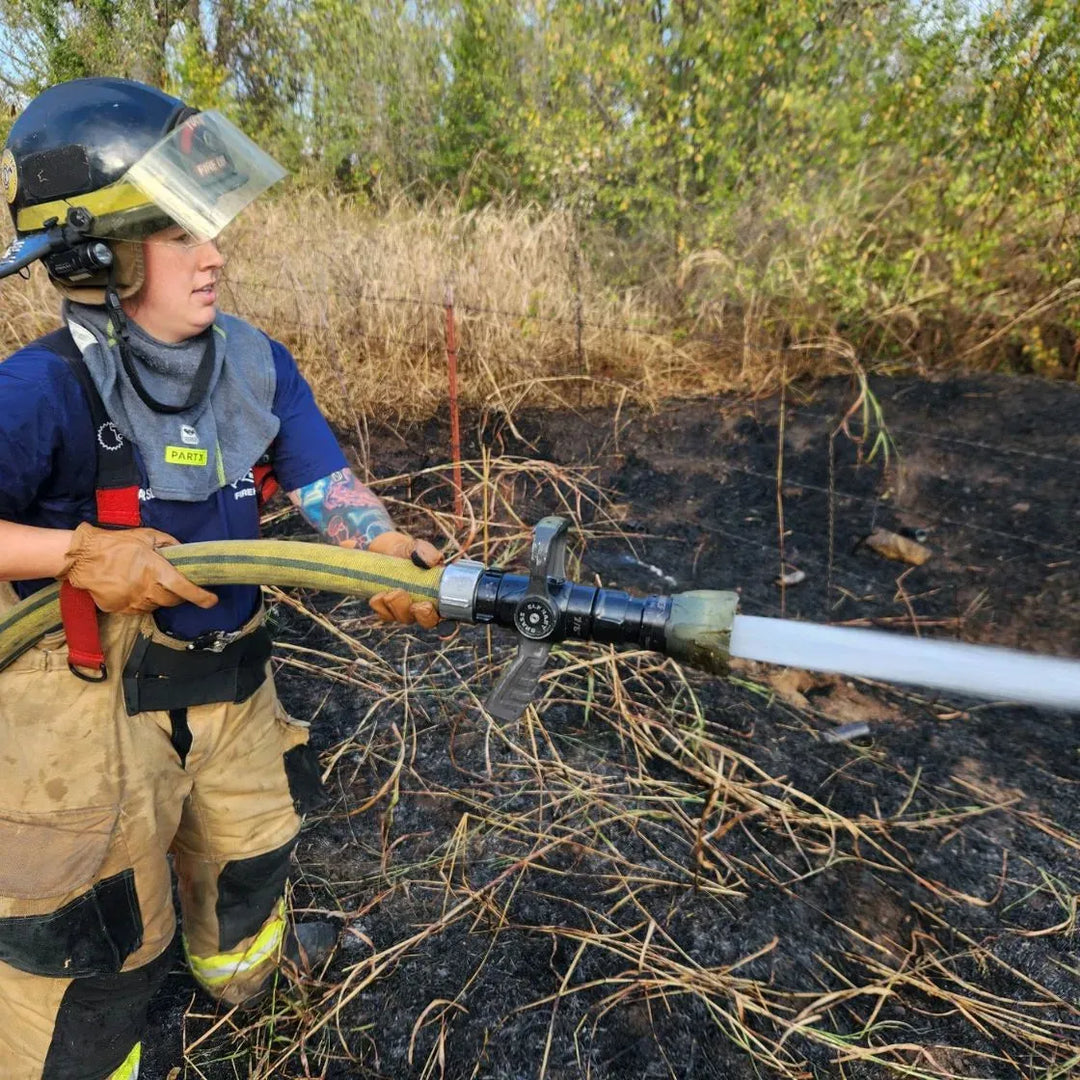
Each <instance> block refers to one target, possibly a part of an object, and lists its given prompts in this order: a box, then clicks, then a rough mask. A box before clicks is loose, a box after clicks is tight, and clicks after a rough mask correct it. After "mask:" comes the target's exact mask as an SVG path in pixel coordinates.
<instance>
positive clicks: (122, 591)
mask: <svg viewBox="0 0 1080 1080" xmlns="http://www.w3.org/2000/svg"><path fill="white" fill-rule="evenodd" d="M175 543H176V540H175V539H174V538H173V537H171V536H170V535H169V534H168V533H163V532H159V531H158V530H157V529H99V528H97V527H96V526H94V525H91V524H90V523H89V522H86V521H84V522H83V523H82V524H81V525H79V526H78V528H76V530H75V536H74V538H73V539H72V542H71V547H70V548H68V551H67V555H66V556H65V562H64V568H63V570H61V571H60V573H59V574H58V575H57V576H58V577H59V578H66V579H67V580H68V581H69V582H70V583H71V584H72V585H74V586H75V588H76V589H85V590H86V591H87V592H88V593H89V594H90V595H91V596H92V597H93V599H94V603H95V604H97V606H98V607H99V608H100V609H101V610H102V611H111V612H118V613H119V614H121V615H140V614H142V613H143V612H146V611H153V610H154V609H155V608H159V607H175V606H176V605H177V604H182V603H184V601H185V600H187V601H190V602H191V603H192V604H197V605H198V606H199V607H201V608H211V607H213V606H214V605H215V604H216V603H217V602H218V598H217V597H216V596H215V595H214V594H213V593H212V592H207V591H206V589H201V588H199V586H198V585H195V584H194V583H193V582H191V581H188V579H187V578H186V577H184V575H183V574H181V573H180V571H179V570H177V569H175V568H174V567H173V566H172V564H171V563H169V562H167V561H166V560H165V559H163V558H162V557H161V556H160V555H159V554H158V553H157V551H156V550H155V548H159V547H170V546H171V545H173V544H175Z"/></svg>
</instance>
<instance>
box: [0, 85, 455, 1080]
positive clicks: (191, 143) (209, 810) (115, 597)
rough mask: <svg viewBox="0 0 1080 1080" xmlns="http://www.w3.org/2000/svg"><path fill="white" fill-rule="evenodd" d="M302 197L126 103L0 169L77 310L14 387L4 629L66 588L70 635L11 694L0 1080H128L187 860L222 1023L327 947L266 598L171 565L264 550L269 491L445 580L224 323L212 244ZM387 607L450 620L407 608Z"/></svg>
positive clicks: (228, 130) (224, 149) (23, 130)
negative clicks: (263, 512)
mask: <svg viewBox="0 0 1080 1080" xmlns="http://www.w3.org/2000/svg"><path fill="white" fill-rule="evenodd" d="M283 175H284V173H283V170H282V169H281V168H280V167H279V166H278V165H277V164H276V163H275V162H274V161H273V160H272V159H271V158H270V157H268V156H267V155H266V154H264V153H263V152H262V151H261V150H259V148H258V147H256V146H255V145H254V144H253V143H252V142H250V141H249V140H248V139H247V138H246V137H245V136H244V135H243V134H242V133H241V132H240V131H238V130H237V129H236V128H235V127H233V125H232V124H230V123H229V122H228V121H226V120H225V119H224V118H223V117H221V116H220V115H218V114H216V113H213V112H198V111H196V110H194V109H191V108H188V107H186V106H185V105H184V104H183V103H182V102H180V101H178V100H176V99H175V98H173V97H170V96H169V95H167V94H165V93H162V92H161V91H159V90H156V89H154V88H152V87H149V86H144V85H142V84H140V83H137V82H131V81H128V80H123V79H112V78H90V79H77V80H73V81H71V82H66V83H62V84H60V85H57V86H54V87H52V88H51V89H49V90H46V91H45V92H44V93H42V94H41V95H39V96H38V97H37V98H35V99H34V100H33V101H32V102H31V103H30V104H29V105H28V106H27V108H26V109H25V111H24V112H23V113H22V114H21V116H20V117H19V118H18V119H17V120H16V122H15V124H14V125H13V127H12V129H11V133H10V135H9V137H8V140H7V146H6V149H5V150H4V153H3V159H2V161H0V185H2V186H3V188H4V191H5V194H6V196H7V200H8V203H9V206H10V209H11V214H12V217H13V220H14V224H15V230H16V242H15V244H14V245H13V247H12V249H11V250H10V251H9V253H8V255H7V256H6V257H5V260H6V269H7V270H10V269H12V268H13V267H14V266H15V262H14V261H13V260H16V259H17V258H18V257H19V255H20V252H21V253H22V256H23V261H25V258H26V253H27V252H28V251H37V250H39V249H40V250H41V251H43V252H44V255H43V257H44V261H45V263H46V266H47V268H48V272H49V275H50V278H51V280H52V282H53V284H54V285H55V286H56V288H57V289H58V290H59V292H60V293H61V295H62V298H63V299H62V307H61V317H62V323H63V325H62V327H61V329H60V330H58V331H56V332H54V333H52V334H49V335H46V336H45V337H44V338H40V339H38V340H37V341H34V342H31V343H30V344H28V345H27V346H25V347H24V348H22V349H20V350H19V351H18V352H16V353H15V354H14V355H12V356H11V357H9V358H8V359H7V360H6V361H5V362H4V363H3V364H0V589H2V590H3V593H4V595H3V597H0V604H2V605H7V604H10V603H13V602H15V601H16V600H17V599H22V598H25V597H28V596H31V595H32V594H33V593H35V592H36V591H37V590H38V589H40V588H41V587H42V586H43V585H45V584H51V583H52V582H53V581H54V580H55V579H60V580H61V582H62V583H63V585H62V590H61V596H62V609H63V613H64V630H63V631H58V632H57V633H56V634H53V635H51V636H50V637H48V638H46V639H45V640H44V641H42V642H41V643H40V644H39V645H37V646H35V647H34V648H33V649H30V650H28V651H27V652H26V653H25V654H24V655H23V656H21V657H20V658H19V659H18V660H16V661H15V662H14V664H12V665H11V666H10V667H9V668H7V669H6V670H5V671H3V672H2V673H0V1080H39V1078H40V1080H103V1078H106V1077H108V1078H112V1080H131V1078H134V1077H136V1076H137V1075H138V1071H139V1060H140V1052H141V1049H140V1048H141V1042H140V1039H141V1037H142V1031H143V1027H144V1024H145V1018H146V1011H147V1004H148V1002H149V999H150V997H151V995H152V994H153V993H154V991H155V989H156V988H157V987H158V985H159V984H160V983H161V981H162V979H163V978H164V976H165V974H166V972H167V970H168V967H169V965H170V957H171V954H172V953H171V945H172V943H173V940H174V936H175V931H176V926H175V918H174V908H173V899H172V883H171V874H170V862H169V856H171V861H172V866H173V868H174V870H175V875H176V878H177V882H178V886H179V890H178V891H179V898H180V908H181V935H180V938H181V941H182V946H183V950H184V953H185V955H186V958H187V962H188V964H189V965H190V968H191V971H192V974H193V975H194V977H195V979H196V980H197V981H198V982H199V983H200V984H201V985H202V986H203V987H204V988H205V989H206V990H207V991H208V992H209V993H210V994H212V995H214V996H215V997H216V998H218V999H220V1000H222V1001H224V1002H226V1003H230V1004H232V1003H241V1002H247V1001H250V1000H251V999H253V998H254V997H256V996H257V995H258V994H259V993H260V992H262V991H264V988H265V987H266V986H267V983H268V980H270V979H271V978H272V976H273V974H274V972H275V970H276V969H277V968H278V967H279V965H282V966H286V967H287V965H288V964H289V963H291V964H293V965H295V966H296V967H299V968H301V969H303V968H304V967H305V966H310V965H311V964H312V963H313V962H315V961H317V960H320V959H322V958H323V957H325V956H326V955H327V954H328V952H329V950H330V949H331V948H332V946H333V944H334V942H335V940H336V929H335V927H334V924H331V923H325V922H315V923H306V924H304V923H301V924H298V925H295V926H294V925H291V924H290V923H289V921H288V919H287V916H286V912H285V908H284V903H283V893H284V889H285V884H286V877H287V874H288V868H289V861H290V857H291V853H292V849H293V846H294V844H295V842H296V836H297V832H298V830H299V827H300V823H301V816H302V814H303V813H304V812H305V810H307V809H311V808H312V806H313V805H314V804H315V803H316V801H317V800H318V799H319V797H320V793H321V792H320V784H319V771H318V764H317V759H316V757H315V755H314V752H313V751H312V750H311V749H310V748H309V746H308V731H307V728H306V726H305V725H303V724H302V723H300V722H298V721H295V720H293V719H292V718H290V717H289V716H288V715H287V714H286V712H285V711H284V710H283V709H282V708H281V706H280V704H279V703H278V700H277V697H276V694H275V691H274V685H273V681H272V678H271V677H270V674H269V657H270V638H269V635H268V633H267V630H266V628H265V626H264V625H263V612H262V602H261V595H260V593H259V590H258V589H256V588H254V587H248V586H223V587H218V588H213V589H203V588H200V587H198V586H196V585H194V584H193V583H192V582H190V581H189V580H188V579H186V578H185V577H184V576H183V575H182V574H180V573H179V572H178V571H177V570H175V569H174V568H173V567H172V566H171V564H169V563H168V562H167V561H166V560H165V559H164V558H163V557H162V556H161V554H160V550H159V549H161V548H162V547H163V546H167V545H170V544H173V543H176V542H178V541H179V542H191V541H199V540H219V539H241V540H242V539H250V538H254V537H256V536H257V535H258V532H259V502H260V499H259V494H260V486H261V485H262V484H263V483H264V482H265V478H266V475H267V474H268V473H269V472H270V471H271V470H272V476H273V478H275V479H276V482H277V483H278V484H280V486H281V487H282V488H283V489H284V490H285V491H286V492H287V493H288V497H289V499H291V501H292V502H293V503H294V504H295V505H296V506H297V507H298V508H299V510H300V512H301V514H302V515H303V517H304V518H305V519H306V520H307V522H309V523H310V525H311V526H313V527H314V528H315V529H316V530H317V531H318V532H319V533H321V534H322V536H323V537H325V538H326V539H327V540H328V541H329V542H331V543H334V544H341V545H346V546H352V547H360V548H368V549H369V550H371V551H375V552H379V553H382V554H386V555H393V556H397V557H401V558H412V559H413V560H414V561H417V562H418V563H420V564H423V565H426V566H432V565H435V564H437V563H438V562H439V561H440V555H439V552H438V551H437V550H436V549H435V548H434V547H433V546H432V545H431V544H429V543H427V542H424V541H416V540H413V539H412V538H410V537H409V536H407V535H405V534H403V533H401V532H399V531H398V530H396V529H395V527H394V524H393V522H392V521H391V519H390V516H389V514H388V513H387V511H386V509H385V507H384V506H383V504H382V503H381V502H380V500H379V499H378V498H377V497H376V496H375V495H374V494H373V493H372V492H371V491H370V490H369V489H368V488H367V487H366V486H365V485H364V484H362V483H361V482H360V481H359V480H358V479H357V478H356V476H355V475H354V474H353V473H352V472H351V471H350V469H349V467H348V465H347V464H346V461H345V458H344V455H343V454H342V451H341V449H340V447H339V446H338V444H337V442H336V440H335V438H334V436H333V434H332V433H331V431H330V428H329V426H328V425H327V423H326V421H325V419H324V418H323V417H322V415H321V414H320V413H319V411H318V408H317V407H316V405H315V402H314V399H313V396H312V393H311V390H310V388H309V387H308V385H307V383H306V382H305V381H304V379H303V377H302V376H301V375H300V374H299V372H298V370H297V367H296V363H295V361H294V360H293V358H292V356H291V355H290V354H289V352H288V351H287V350H286V349H285V348H284V347H283V346H282V345H281V344H280V343H278V342H276V341H273V340H272V339H270V338H269V337H267V336H266V335H265V334H263V333H262V332H261V331H260V330H258V329H256V328H254V327H252V326H250V325H249V324H247V323H245V322H243V321H242V320H240V319H238V318H236V317H234V316H229V315H226V314H223V313H222V312H220V311H219V310H218V289H219V285H220V281H221V272H222V267H223V265H224V260H223V258H222V255H221V253H220V251H219V250H218V248H217V246H216V244H215V237H216V236H217V235H218V234H219V233H220V231H221V229H222V228H224V226H225V225H226V224H227V223H228V222H229V221H230V220H231V219H232V218H233V217H235V215H236V214H237V213H239V212H240V210H241V209H243V207H245V206H246V205H248V204H249V203H250V202H251V201H252V200H253V199H254V198H256V197H257V196H258V195H259V194H260V193H261V192H262V191H264V190H265V189H266V188H267V187H269V186H270V185H271V184H272V183H274V182H275V181H276V180H278V179H280V178H281V177H282V176H283ZM35 245H37V246H36V247H35ZM5 260H0V274H2V273H4V272H5ZM372 606H373V608H375V609H376V611H377V612H378V613H379V615H380V617H382V618H384V619H386V620H397V621H401V622H405V623H411V622H418V623H420V624H422V625H424V626H432V625H434V623H435V622H436V621H437V614H436V612H435V610H434V607H433V606H432V605H431V604H430V603H428V604H422V603H414V602H412V601H411V600H410V598H409V597H408V595H407V594H405V593H404V592H401V591H394V592H390V593H385V594H381V595H380V596H377V597H375V598H373V599H372Z"/></svg>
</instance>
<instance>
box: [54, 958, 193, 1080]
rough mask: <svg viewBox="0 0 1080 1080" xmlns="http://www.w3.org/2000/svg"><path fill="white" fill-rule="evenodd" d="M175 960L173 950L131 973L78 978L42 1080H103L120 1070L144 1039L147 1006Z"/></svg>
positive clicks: (62, 1010)
mask: <svg viewBox="0 0 1080 1080" xmlns="http://www.w3.org/2000/svg"><path fill="white" fill-rule="evenodd" d="M173 959H174V951H173V945H170V946H169V947H168V948H167V949H166V950H165V951H164V952H163V953H162V954H161V955H160V956H159V957H158V958H157V959H156V960H151V961H150V963H149V964H144V965H143V966H142V967H140V968H135V969H134V970H133V971H121V972H117V973H116V974H112V975H94V976H87V977H86V978H81V979H75V980H74V981H73V982H72V983H71V985H70V986H69V987H68V988H67V990H66V991H65V993H64V997H63V999H62V1000H61V1002H60V1011H59V1012H58V1013H57V1014H56V1024H55V1026H54V1027H53V1038H52V1043H51V1044H50V1046H49V1053H48V1055H47V1056H46V1058H45V1068H44V1071H43V1072H42V1074H41V1080H101V1078H102V1077H107V1076H111V1075H112V1074H113V1072H115V1071H116V1070H117V1069H118V1068H120V1066H121V1065H123V1064H124V1062H125V1061H126V1060H127V1057H128V1055H129V1054H130V1053H131V1049H132V1047H133V1046H134V1045H135V1044H136V1043H137V1042H139V1040H140V1039H141V1038H142V1035H143V1029H144V1028H145V1027H146V1007H147V1005H149V1003H150V999H151V998H152V997H153V996H154V994H155V993H156V992H157V990H158V987H160V986H161V984H162V982H164V980H165V976H166V975H168V973H169V968H170V967H172V962H173Z"/></svg>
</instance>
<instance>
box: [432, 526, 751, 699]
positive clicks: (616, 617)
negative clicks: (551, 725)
mask: <svg viewBox="0 0 1080 1080" xmlns="http://www.w3.org/2000/svg"><path fill="white" fill-rule="evenodd" d="M568 527H569V526H568V522H567V521H566V520H565V519H564V518H561V517H554V516H552V517H546V518H544V519H543V520H542V521H541V522H540V523H539V524H538V525H537V527H536V530H535V532H534V533H533V546H532V552H531V555H530V559H529V574H528V576H527V577H526V576H524V575H522V574H507V573H505V572H504V571H502V570H500V569H498V568H497V567H485V566H483V565H482V564H481V563H476V562H471V561H467V560H462V561H459V562H456V563H451V564H450V565H449V566H448V567H447V568H446V569H445V570H444V571H443V576H442V580H441V582H440V585H439V614H440V615H441V616H442V617H443V618H445V619H454V620H456V621H459V622H471V623H490V624H494V625H496V626H500V627H502V628H504V629H507V630H512V631H514V633H515V634H516V635H517V639H518V649H517V655H516V656H515V657H514V659H513V661H512V662H511V664H510V666H509V668H508V669H507V670H506V672H505V674H504V675H503V676H502V678H501V679H500V680H499V683H498V685H497V686H496V687H495V689H494V690H493V691H492V693H491V694H490V695H489V697H488V699H487V701H486V703H485V705H486V708H487V710H488V712H490V713H491V714H492V716H495V717H497V718H498V719H500V720H515V719H517V717H519V716H520V715H521V714H522V712H524V710H525V708H526V706H527V705H528V704H529V702H530V701H532V699H533V696H534V695H535V693H536V688H537V684H538V682H539V680H540V676H541V675H542V674H543V671H544V666H545V665H546V663H547V658H548V655H549V654H550V652H551V646H552V645H553V644H555V643H556V642H559V641H565V640H567V639H575V640H578V641H597V642H601V643H604V644H612V645H627V646H638V647H639V648H644V649H648V650H650V651H655V652H662V653H665V654H666V655H668V656H671V657H674V658H675V659H677V660H681V661H683V662H685V663H687V664H690V665H692V666H694V667H698V668H701V669H703V670H705V671H708V672H711V673H713V674H723V673H724V672H726V671H727V660H728V652H729V644H730V639H731V627H732V623H733V622H734V618H735V610H736V607H737V606H738V596H737V595H736V594H735V593H729V592H710V591H697V592H689V593H682V594H679V595H676V596H662V595H655V596H644V597H635V596H630V595H629V594H628V593H625V592H622V591H621V590H618V589H602V588H597V587H596V586H591V585H580V584H577V583H575V582H572V581H568V580H567V579H566V536H567V531H568Z"/></svg>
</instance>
